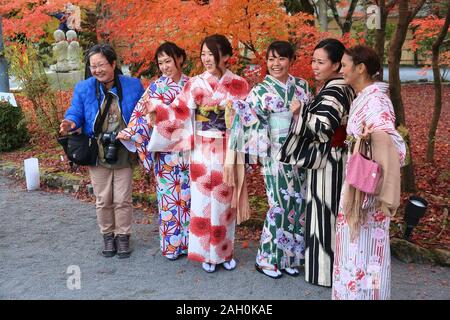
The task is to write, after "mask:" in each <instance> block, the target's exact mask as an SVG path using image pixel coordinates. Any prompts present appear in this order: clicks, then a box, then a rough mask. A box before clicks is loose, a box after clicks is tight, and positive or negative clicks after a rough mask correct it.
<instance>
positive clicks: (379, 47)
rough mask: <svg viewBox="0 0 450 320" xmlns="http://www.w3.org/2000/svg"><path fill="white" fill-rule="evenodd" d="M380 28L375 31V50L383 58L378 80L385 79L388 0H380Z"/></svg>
mask: <svg viewBox="0 0 450 320" xmlns="http://www.w3.org/2000/svg"><path fill="white" fill-rule="evenodd" d="M379 8H380V29H377V31H376V32H375V51H376V52H377V54H378V56H379V57H380V59H381V68H380V70H379V71H378V72H379V73H380V74H379V76H378V80H380V81H382V80H383V64H384V44H385V42H386V22H387V16H388V12H387V10H386V1H385V0H380V3H379Z"/></svg>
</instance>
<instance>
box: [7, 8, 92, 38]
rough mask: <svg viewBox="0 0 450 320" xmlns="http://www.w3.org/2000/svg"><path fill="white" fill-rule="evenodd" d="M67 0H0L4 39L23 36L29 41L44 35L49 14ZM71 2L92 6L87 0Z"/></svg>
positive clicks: (49, 18)
mask: <svg viewBox="0 0 450 320" xmlns="http://www.w3.org/2000/svg"><path fill="white" fill-rule="evenodd" d="M67 2H68V1H67V0H52V1H49V0H14V1H11V0H0V15H2V16H3V18H4V19H3V32H4V35H5V37H6V40H8V39H11V38H15V37H17V36H20V35H22V36H24V37H25V38H26V39H27V40H29V41H37V40H38V39H39V38H41V37H43V36H45V35H46V32H47V31H46V26H47V24H49V23H50V22H51V21H52V19H54V18H53V17H52V16H51V14H52V13H55V12H60V11H61V10H62V9H63V8H64V5H65V4H66V3H67ZM71 2H72V4H74V5H78V6H80V7H83V8H90V9H92V8H93V7H94V4H95V3H94V2H93V1H89V0H74V1H71Z"/></svg>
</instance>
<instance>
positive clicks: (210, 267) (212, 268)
mask: <svg viewBox="0 0 450 320" xmlns="http://www.w3.org/2000/svg"><path fill="white" fill-rule="evenodd" d="M202 268H203V270H205V271H206V272H208V273H213V272H214V271H216V265H215V264H214V263H208V262H203V263H202Z"/></svg>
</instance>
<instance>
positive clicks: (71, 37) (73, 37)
mask: <svg viewBox="0 0 450 320" xmlns="http://www.w3.org/2000/svg"><path fill="white" fill-rule="evenodd" d="M66 38H67V42H68V43H69V47H68V48H67V60H68V63H69V67H70V70H79V69H80V66H81V53H82V52H81V47H80V43H79V42H78V40H77V33H76V32H75V31H74V30H69V31H67V32H66Z"/></svg>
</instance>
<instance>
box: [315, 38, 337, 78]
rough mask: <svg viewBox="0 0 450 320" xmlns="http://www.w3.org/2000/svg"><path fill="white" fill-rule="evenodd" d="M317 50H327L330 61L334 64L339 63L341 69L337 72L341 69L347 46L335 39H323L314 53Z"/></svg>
mask: <svg viewBox="0 0 450 320" xmlns="http://www.w3.org/2000/svg"><path fill="white" fill-rule="evenodd" d="M317 49H323V50H325V51H326V53H327V54H328V59H330V60H331V62H332V63H339V69H338V70H337V71H339V70H340V69H341V60H342V56H343V55H344V51H345V46H344V44H343V43H342V42H340V41H339V40H337V39H333V38H327V39H323V40H322V41H320V42H319V43H318V44H317V46H316V47H315V48H314V51H316V50H317Z"/></svg>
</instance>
